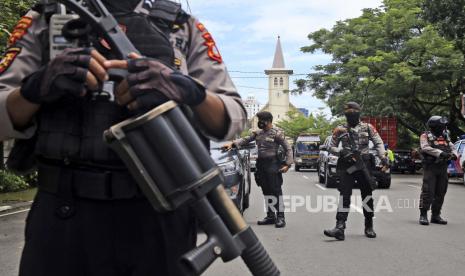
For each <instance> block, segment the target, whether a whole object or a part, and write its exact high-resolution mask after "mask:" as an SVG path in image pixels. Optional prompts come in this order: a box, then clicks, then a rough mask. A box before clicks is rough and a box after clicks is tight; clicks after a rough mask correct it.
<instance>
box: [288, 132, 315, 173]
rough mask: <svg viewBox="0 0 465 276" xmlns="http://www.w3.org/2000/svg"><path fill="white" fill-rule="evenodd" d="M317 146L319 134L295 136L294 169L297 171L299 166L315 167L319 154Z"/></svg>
mask: <svg viewBox="0 0 465 276" xmlns="http://www.w3.org/2000/svg"><path fill="white" fill-rule="evenodd" d="M319 146H320V135H318V134H301V135H299V136H298V137H297V140H296V142H295V146H294V165H295V170H296V171H299V170H300V169H301V168H306V169H313V168H315V169H316V168H317V166H318V158H319V154H320V148H319Z"/></svg>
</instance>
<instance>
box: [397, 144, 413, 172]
mask: <svg viewBox="0 0 465 276" xmlns="http://www.w3.org/2000/svg"><path fill="white" fill-rule="evenodd" d="M391 170H392V171H393V172H400V173H405V172H409V173H411V174H414V173H415V171H416V164H415V160H413V159H412V152H411V151H410V150H394V162H393V163H392V165H391Z"/></svg>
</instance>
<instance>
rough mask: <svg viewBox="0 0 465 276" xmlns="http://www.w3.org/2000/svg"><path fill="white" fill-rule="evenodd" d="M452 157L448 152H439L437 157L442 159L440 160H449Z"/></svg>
mask: <svg viewBox="0 0 465 276" xmlns="http://www.w3.org/2000/svg"><path fill="white" fill-rule="evenodd" d="M451 157H452V154H450V153H448V152H445V151H443V152H441V154H439V158H440V159H442V160H449V159H451Z"/></svg>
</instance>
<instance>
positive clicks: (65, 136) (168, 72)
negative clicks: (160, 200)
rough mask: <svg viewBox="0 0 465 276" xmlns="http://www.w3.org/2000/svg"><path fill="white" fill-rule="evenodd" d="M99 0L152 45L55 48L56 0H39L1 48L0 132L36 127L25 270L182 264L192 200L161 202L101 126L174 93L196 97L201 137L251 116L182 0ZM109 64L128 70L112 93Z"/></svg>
mask: <svg viewBox="0 0 465 276" xmlns="http://www.w3.org/2000/svg"><path fill="white" fill-rule="evenodd" d="M101 1H102V2H103V3H104V5H105V6H106V7H107V9H108V10H109V11H110V13H112V14H113V15H114V16H115V18H116V19H117V21H118V23H119V24H120V26H121V28H122V29H123V30H125V31H126V34H127V36H128V37H129V39H130V40H131V42H132V43H133V44H134V45H135V47H136V48H137V49H138V50H139V52H140V53H141V54H142V55H143V56H145V57H142V56H140V55H137V54H132V55H131V56H130V58H131V59H130V60H129V61H122V60H112V59H113V55H112V52H111V49H110V47H109V46H108V43H106V42H105V41H104V40H103V39H101V38H99V37H97V36H95V35H94V34H93V33H90V34H89V37H88V38H91V39H90V43H91V45H87V46H89V47H80V48H68V49H66V50H64V51H63V52H61V53H59V54H58V55H57V56H56V57H50V56H49V51H50V50H53V49H52V48H51V47H50V46H51V45H49V42H52V43H55V42H56V40H55V37H52V38H51V39H49V34H50V33H51V32H52V30H51V28H49V24H50V22H51V17H53V15H54V14H56V13H58V9H60V6H59V5H57V4H56V3H54V1H43V2H44V3H43V4H39V5H37V6H35V7H34V8H33V9H32V10H31V11H29V12H28V13H27V14H26V16H24V17H23V18H22V19H21V20H20V22H19V23H18V25H17V26H16V28H15V30H14V31H13V32H12V36H11V37H10V39H9V43H8V48H7V50H6V53H5V56H4V57H3V58H2V59H1V63H0V121H1V122H2V123H1V124H0V140H5V139H10V138H16V139H29V138H31V137H33V136H34V137H35V138H34V139H35V140H29V141H31V143H30V144H32V152H34V156H35V157H36V158H37V160H38V164H37V166H38V172H39V183H38V193H37V196H36V198H35V200H34V203H33V206H32V209H31V211H30V213H29V216H28V218H27V225H26V233H25V235H26V239H25V240H26V243H25V246H24V250H23V254H22V260H21V265H20V272H19V275H21V276H29V275H50V276H54V275H57V276H58V275H59V276H62V275H67V276H73V275H76V276H78V275H79V276H81V275H128V276H129V275H132V276H137V275H139V276H147V275H183V273H182V272H181V271H180V270H179V267H178V264H177V261H178V259H179V257H180V256H181V255H182V254H184V253H186V252H187V251H189V250H190V249H192V248H194V247H195V245H196V235H197V233H196V223H195V220H194V219H193V216H192V212H191V210H189V209H188V208H182V209H178V210H176V211H173V212H167V213H163V214H161V213H156V212H155V211H154V209H153V208H152V206H151V205H150V203H149V202H148V201H147V199H146V198H145V197H144V196H143V195H142V194H141V192H140V190H139V189H138V187H137V185H136V183H135V181H134V180H133V178H132V176H131V175H130V174H129V172H128V170H127V168H126V167H125V165H124V164H123V162H122V161H121V160H120V159H119V157H118V156H117V155H116V154H115V153H114V152H112V151H111V150H110V149H109V148H108V147H107V145H106V144H105V143H104V142H103V139H102V133H103V131H104V130H105V129H108V128H109V127H110V126H112V125H113V124H115V123H118V122H120V121H122V120H124V119H126V118H129V117H130V116H132V115H133V114H140V113H143V112H145V111H147V110H150V109H152V108H154V107H156V106H158V105H159V104H161V103H164V102H166V101H168V100H174V101H176V102H177V103H179V104H182V105H186V106H190V107H191V108H192V111H193V114H194V118H195V124H196V126H197V128H198V131H199V133H200V132H201V133H203V134H204V135H206V136H208V137H204V138H210V139H215V140H224V139H231V138H232V137H234V135H235V134H237V133H240V132H241V130H242V128H243V125H244V123H245V120H246V113H245V110H244V107H243V105H242V102H241V99H240V96H239V94H238V93H237V91H236V89H235V87H234V85H233V83H232V81H231V79H230V77H229V75H228V73H227V72H226V67H225V65H224V63H223V60H222V58H221V56H220V54H219V52H218V50H217V48H216V45H215V43H214V40H213V38H212V36H211V35H210V33H209V32H208V31H207V29H206V28H205V26H204V25H203V24H201V23H200V22H199V21H198V20H197V19H195V18H194V17H192V16H190V15H188V14H187V13H185V12H184V11H183V10H182V9H181V8H180V5H179V4H176V3H174V2H171V1H164V0H157V1H141V0H118V1H116V0H101ZM58 41H60V40H58ZM52 46H53V45H52ZM55 46H56V45H55ZM112 68H123V69H127V71H128V72H129V75H128V76H127V78H126V79H125V80H123V81H122V83H121V84H120V85H119V86H117V87H116V88H115V90H114V91H112V92H114V93H115V95H116V100H115V101H112V100H111V98H109V97H105V95H100V92H102V86H103V84H104V83H107V81H108V78H109V74H108V71H109V69H112ZM205 140H207V139H205Z"/></svg>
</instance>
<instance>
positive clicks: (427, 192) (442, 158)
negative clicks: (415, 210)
mask: <svg viewBox="0 0 465 276" xmlns="http://www.w3.org/2000/svg"><path fill="white" fill-rule="evenodd" d="M447 123H448V122H447V118H445V117H441V116H432V117H431V118H429V120H428V122H427V123H426V125H427V126H428V128H429V131H426V132H424V133H423V134H422V135H421V136H420V148H421V154H422V157H423V186H422V188H421V195H420V220H419V222H420V224H421V225H429V222H430V221H428V210H429V209H430V207H431V210H432V215H431V223H436V224H443V225H444V224H447V220H445V219H443V218H442V217H441V209H442V204H443V203H444V196H445V195H446V192H447V186H448V183H449V178H448V175H447V166H448V162H449V160H457V152H456V150H455V147H454V144H452V142H451V141H450V139H449V135H448V133H447V129H446V127H447Z"/></svg>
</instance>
